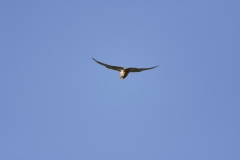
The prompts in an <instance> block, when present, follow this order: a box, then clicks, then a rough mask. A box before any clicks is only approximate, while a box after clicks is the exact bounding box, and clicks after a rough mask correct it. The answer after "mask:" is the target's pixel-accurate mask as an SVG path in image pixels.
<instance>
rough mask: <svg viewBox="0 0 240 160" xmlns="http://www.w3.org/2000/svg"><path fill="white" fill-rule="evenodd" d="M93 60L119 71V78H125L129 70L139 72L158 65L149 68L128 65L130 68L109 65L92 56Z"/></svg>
mask: <svg viewBox="0 0 240 160" xmlns="http://www.w3.org/2000/svg"><path fill="white" fill-rule="evenodd" d="M93 60H94V61H95V62H97V63H98V64H101V65H103V66H105V67H107V68H109V69H113V70H116V71H119V72H120V78H121V79H124V78H126V77H127V76H128V74H129V73H130V72H141V71H144V70H149V69H153V68H156V67H158V66H154V67H151V68H132V67H130V68H123V67H119V66H111V65H108V64H105V63H102V62H99V61H97V60H95V59H94V58H93Z"/></svg>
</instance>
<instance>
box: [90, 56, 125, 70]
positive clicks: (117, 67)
mask: <svg viewBox="0 0 240 160" xmlns="http://www.w3.org/2000/svg"><path fill="white" fill-rule="evenodd" d="M93 60H94V61H95V62H97V63H98V64H101V65H103V66H105V67H107V68H109V69H113V70H116V71H121V70H122V69H123V67H119V66H111V65H108V64H105V63H102V62H99V61H97V60H96V59H94V58H93Z"/></svg>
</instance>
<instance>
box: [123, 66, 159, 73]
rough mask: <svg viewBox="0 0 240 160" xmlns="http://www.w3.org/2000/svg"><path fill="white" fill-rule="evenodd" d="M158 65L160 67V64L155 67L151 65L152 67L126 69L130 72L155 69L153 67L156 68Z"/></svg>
mask: <svg viewBox="0 0 240 160" xmlns="http://www.w3.org/2000/svg"><path fill="white" fill-rule="evenodd" d="M156 67H158V66H154V67H150V68H127V69H126V70H127V71H129V72H141V71H145V70H149V69H153V68H156Z"/></svg>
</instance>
